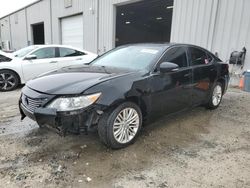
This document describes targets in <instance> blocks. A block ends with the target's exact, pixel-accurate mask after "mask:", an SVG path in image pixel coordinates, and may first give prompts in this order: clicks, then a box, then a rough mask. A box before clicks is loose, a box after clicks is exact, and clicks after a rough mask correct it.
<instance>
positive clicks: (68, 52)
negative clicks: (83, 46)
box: [58, 47, 89, 68]
mask: <svg viewBox="0 0 250 188" xmlns="http://www.w3.org/2000/svg"><path fill="white" fill-rule="evenodd" d="M58 49H59V60H58V68H62V67H66V66H69V65H77V64H83V63H88V62H89V60H88V55H87V54H86V53H84V52H81V51H78V50H75V49H72V48H65V47H59V48H58Z"/></svg>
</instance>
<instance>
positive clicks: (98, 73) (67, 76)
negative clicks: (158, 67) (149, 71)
mask: <svg viewBox="0 0 250 188" xmlns="http://www.w3.org/2000/svg"><path fill="white" fill-rule="evenodd" d="M128 74H133V71H129V70H121V69H111V68H104V67H97V66H74V67H66V68H62V69H59V70H57V71H53V72H50V73H47V74H45V75H42V76H40V77H38V78H36V79H33V80H31V81H29V82H28V83H27V84H26V86H27V87H29V88H30V89H33V90H35V91H38V92H41V93H46V94H52V95H74V94H81V93H83V92H84V91H85V90H87V89H89V88H90V87H92V86H94V85H96V84H99V83H101V82H105V81H108V80H110V79H114V78H117V77H121V76H125V75H128Z"/></svg>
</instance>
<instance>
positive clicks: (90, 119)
mask: <svg viewBox="0 0 250 188" xmlns="http://www.w3.org/2000/svg"><path fill="white" fill-rule="evenodd" d="M19 109H20V113H21V119H24V118H25V117H26V116H27V117H29V118H31V119H32V120H34V121H36V122H37V123H38V125H39V126H40V127H48V128H52V129H53V130H55V131H56V132H57V133H58V134H60V135H62V136H65V135H66V134H67V133H74V134H80V133H81V132H85V133H86V134H87V133H88V130H89V129H90V128H91V127H93V126H94V125H97V123H98V121H99V118H100V116H101V115H102V113H103V111H102V110H101V109H100V107H96V106H94V105H93V106H92V107H89V108H86V109H81V110H75V111H68V112H57V110H56V109H52V108H43V107H41V108H36V109H35V110H34V112H31V111H30V110H29V109H28V108H27V107H26V106H25V105H24V104H22V101H21V100H20V101H19Z"/></svg>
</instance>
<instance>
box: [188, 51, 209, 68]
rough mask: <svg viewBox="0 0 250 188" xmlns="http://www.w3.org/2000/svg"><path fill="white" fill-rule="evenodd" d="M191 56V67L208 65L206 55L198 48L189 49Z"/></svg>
mask: <svg viewBox="0 0 250 188" xmlns="http://www.w3.org/2000/svg"><path fill="white" fill-rule="evenodd" d="M189 49H190V55H191V65H193V66H195V65H205V64H208V63H210V61H209V58H208V56H207V53H206V52H205V51H203V50H200V49H198V48H189Z"/></svg>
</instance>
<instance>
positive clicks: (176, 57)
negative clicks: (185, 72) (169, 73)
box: [163, 47, 187, 67]
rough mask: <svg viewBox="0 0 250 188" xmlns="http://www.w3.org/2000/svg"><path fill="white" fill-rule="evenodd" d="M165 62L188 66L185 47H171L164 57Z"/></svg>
mask: <svg viewBox="0 0 250 188" xmlns="http://www.w3.org/2000/svg"><path fill="white" fill-rule="evenodd" d="M163 62H171V63H175V64H177V65H179V67H187V56H186V50H185V48H183V47H174V48H171V49H170V50H168V51H167V52H166V54H165V56H164V58H163Z"/></svg>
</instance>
